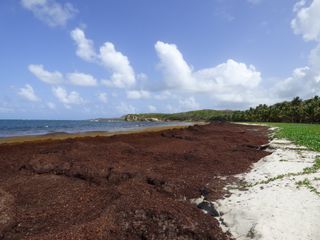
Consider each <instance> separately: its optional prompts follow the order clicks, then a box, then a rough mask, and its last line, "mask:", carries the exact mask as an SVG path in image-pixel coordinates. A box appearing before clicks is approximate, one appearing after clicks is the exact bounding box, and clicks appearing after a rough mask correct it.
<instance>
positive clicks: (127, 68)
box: [100, 42, 136, 88]
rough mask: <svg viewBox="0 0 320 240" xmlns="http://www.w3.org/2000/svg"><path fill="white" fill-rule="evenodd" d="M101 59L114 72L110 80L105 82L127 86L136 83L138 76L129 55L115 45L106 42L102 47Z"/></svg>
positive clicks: (117, 85)
mask: <svg viewBox="0 0 320 240" xmlns="http://www.w3.org/2000/svg"><path fill="white" fill-rule="evenodd" d="M100 59H101V62H102V63H103V65H104V66H105V67H106V68H107V69H109V70H110V71H111V72H112V75H111V78H110V80H104V81H103V82H104V84H107V85H109V84H111V85H113V86H115V87H119V88H125V87H131V86H133V85H134V84H135V82H136V78H135V73H134V70H133V68H132V67H131V65H130V62H129V59H128V57H127V56H125V55H123V54H122V53H121V52H119V51H117V50H116V49H115V46H114V45H113V44H112V43H110V42H106V43H105V44H104V45H103V46H102V47H101V48H100Z"/></svg>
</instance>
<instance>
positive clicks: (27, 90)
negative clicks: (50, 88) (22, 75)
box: [18, 84, 40, 102]
mask: <svg viewBox="0 0 320 240" xmlns="http://www.w3.org/2000/svg"><path fill="white" fill-rule="evenodd" d="M18 94H19V95H20V96H21V97H23V98H25V99H27V100H29V101H31V102H38V101H40V98H39V97H38V96H37V95H36V94H35V92H34V90H33V88H32V86H31V85H29V84H26V85H25V87H22V88H20V89H19V92H18Z"/></svg>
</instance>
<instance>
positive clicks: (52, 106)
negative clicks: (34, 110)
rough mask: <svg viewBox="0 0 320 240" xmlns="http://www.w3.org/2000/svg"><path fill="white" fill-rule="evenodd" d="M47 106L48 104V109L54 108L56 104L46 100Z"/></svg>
mask: <svg viewBox="0 0 320 240" xmlns="http://www.w3.org/2000/svg"><path fill="white" fill-rule="evenodd" d="M47 106H48V108H50V109H52V110H53V109H56V105H55V104H54V103H53V102H47Z"/></svg>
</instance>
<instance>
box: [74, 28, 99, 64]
mask: <svg viewBox="0 0 320 240" xmlns="http://www.w3.org/2000/svg"><path fill="white" fill-rule="evenodd" d="M70 35H71V38H72V39H73V40H74V41H75V43H76V46H77V50H76V54H77V56H78V57H80V58H82V59H84V60H86V61H93V60H94V59H95V58H96V57H97V56H96V52H95V50H94V44H93V41H92V40H90V39H87V38H86V35H85V33H84V31H83V30H81V29H80V28H76V29H74V30H73V31H71V34H70Z"/></svg>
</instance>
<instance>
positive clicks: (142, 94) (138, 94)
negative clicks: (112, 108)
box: [127, 90, 150, 99]
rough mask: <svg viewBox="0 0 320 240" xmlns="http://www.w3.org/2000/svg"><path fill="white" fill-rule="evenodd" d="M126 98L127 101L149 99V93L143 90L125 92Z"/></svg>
mask: <svg viewBox="0 0 320 240" xmlns="http://www.w3.org/2000/svg"><path fill="white" fill-rule="evenodd" d="M127 98H129V99H142V98H150V92H149V91H145V90H132V91H127Z"/></svg>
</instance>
